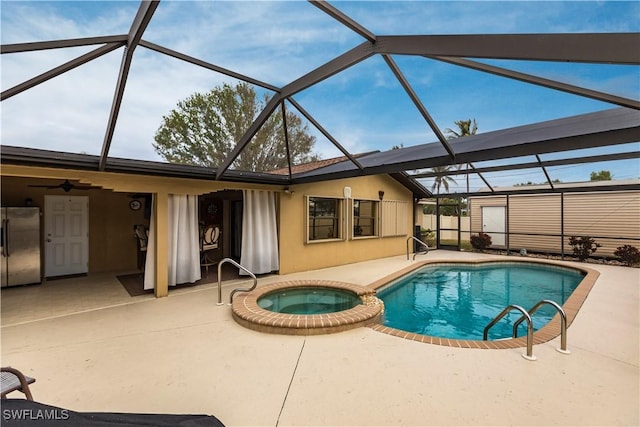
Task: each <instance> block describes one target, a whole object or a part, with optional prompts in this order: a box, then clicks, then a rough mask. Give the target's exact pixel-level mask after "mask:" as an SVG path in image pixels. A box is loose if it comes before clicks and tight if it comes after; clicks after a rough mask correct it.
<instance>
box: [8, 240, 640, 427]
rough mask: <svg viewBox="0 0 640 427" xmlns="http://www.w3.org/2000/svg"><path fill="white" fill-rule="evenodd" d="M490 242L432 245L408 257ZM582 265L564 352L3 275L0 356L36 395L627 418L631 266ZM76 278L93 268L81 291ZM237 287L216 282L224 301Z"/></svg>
mask: <svg viewBox="0 0 640 427" xmlns="http://www.w3.org/2000/svg"><path fill="white" fill-rule="evenodd" d="M489 257H490V256H489V255H485V254H477V253H465V252H449V251H432V252H430V253H429V254H428V255H419V256H418V257H417V260H416V261H415V262H419V261H420V260H424V259H426V258H429V259H434V260H436V259H441V260H454V261H455V260H471V259H478V258H489ZM491 258H501V259H509V258H513V257H496V256H491ZM411 262H413V261H407V259H406V257H404V256H398V257H392V258H385V259H380V260H375V261H367V262H363V263H358V264H350V265H345V266H339V267H333V268H328V269H322V270H315V271H309V272H305V273H296V274H290V275H283V276H267V277H263V278H261V279H260V281H259V286H264V285H266V284H271V283H275V282H279V281H286V280H298V279H314V278H315V279H324V280H339V281H343V282H350V283H354V284H362V285H367V284H369V283H372V282H374V281H376V280H378V279H380V278H382V277H384V276H386V275H388V274H389V273H392V272H394V271H397V270H400V269H403V268H405V267H406V266H407V265H408V264H409V263H411ZM568 264H569V263H568ZM589 267H590V268H593V269H596V270H598V271H599V272H600V277H599V278H598V280H597V282H596V284H595V286H594V288H593V289H592V290H591V292H590V294H589V296H588V297H587V299H586V301H585V303H584V305H583V306H582V308H581V309H580V311H579V313H578V315H577V317H576V319H575V321H574V322H573V324H572V325H571V326H570V328H569V331H568V347H569V349H570V351H571V354H570V355H563V354H560V353H558V352H556V351H555V348H556V347H558V346H559V338H556V339H555V340H553V341H550V342H548V343H544V344H539V345H536V346H535V347H534V352H535V354H536V356H537V361H535V362H528V361H525V360H523V358H522V357H520V354H521V353H522V352H523V351H524V349H506V350H479V349H464V348H454V347H447V346H438V345H431V344H424V343H419V342H415V341H411V340H406V339H402V338H399V337H394V336H391V335H387V334H382V333H379V332H376V331H375V330H373V329H371V328H366V327H365V328H358V329H354V330H350V331H346V332H341V333H337V334H331V335H320V336H306V337H305V336H283V335H270V334H263V333H259V332H255V331H252V330H249V329H245V328H243V327H241V326H239V325H238V324H236V323H235V322H234V321H233V319H232V317H231V309H230V307H229V306H228V305H224V306H217V305H216V302H217V285H216V284H207V285H202V286H199V287H194V288H188V289H183V290H179V291H175V292H172V293H170V295H169V297H168V298H162V299H155V298H153V296H152V295H149V296H146V295H145V296H140V297H133V298H132V297H129V295H128V294H127V293H126V291H125V290H124V289H123V288H122V286H121V285H120V284H119V283H118V281H117V279H116V278H115V277H108V276H106V275H105V276H97V277H88V278H76V279H71V280H68V281H58V282H57V283H55V282H49V283H46V284H44V285H40V286H31V287H23V288H12V289H8V290H7V289H5V290H3V292H2V364H3V365H11V366H13V367H16V368H18V369H21V370H23V371H24V372H25V373H26V374H27V375H30V376H33V377H35V378H36V379H37V382H36V383H35V384H34V385H33V386H32V392H33V394H34V398H35V399H36V400H37V401H40V402H43V403H46V404H50V405H55V406H60V407H63V408H68V409H71V410H75V411H105V412H150V413H183V414H184V413H207V414H212V415H215V416H216V417H218V418H219V419H220V420H221V421H222V422H223V423H225V425H228V426H234V425H236V426H248V425H252V426H287V425H290V426H293V425H296V426H300V425H326V426H329V425H330V426H336V425H360V426H363V425H377V426H380V425H389V426H391V425H393V426H395V425H638V424H639V423H640V415H639V412H638V401H639V398H640V395H639V365H640V363H639V342H638V339H639V338H638V337H639V336H640V331H639V329H640V327H639V320H638V319H639V289H638V283H639V282H640V270H639V269H636V268H627V267H613V266H608V265H599V264H589ZM87 281H99V282H101V284H100V286H95V285H96V284H95V283H93V285H92V286H91V297H90V298H89V297H87V298H85V297H83V296H82V289H83V288H86V287H87V286H86V285H87ZM235 287H237V286H233V284H232V283H231V282H225V283H224V286H223V298H224V301H227V300H228V294H229V292H230V290H231V289H233V288H235ZM98 289H100V290H98ZM42 298H44V299H45V300H46V302H47V304H46V305H45V304H38V303H37V301H38V300H39V299H42ZM18 301H19V302H20V303H19V304H16V303H17V302H18ZM27 302H30V304H27ZM16 305H19V306H20V307H22V308H21V309H20V310H13V308H12V307H14V306H16ZM25 307H30V308H28V309H27V308H25Z"/></svg>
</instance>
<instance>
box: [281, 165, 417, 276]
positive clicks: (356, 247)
mask: <svg viewBox="0 0 640 427" xmlns="http://www.w3.org/2000/svg"><path fill="white" fill-rule="evenodd" d="M345 187H350V188H351V197H352V199H369V200H378V191H384V200H385V201H392V200H394V201H406V202H407V203H408V209H407V212H406V223H405V224H406V225H407V230H406V232H405V234H402V235H399V236H390V237H371V238H359V239H350V238H348V237H347V238H346V239H345V240H337V241H318V242H311V243H305V235H306V219H305V216H306V209H305V207H306V197H305V196H318V197H331V198H343V197H344V188H345ZM290 190H291V191H293V193H292V194H290V195H287V194H281V197H280V222H279V228H280V230H279V236H280V242H279V244H280V273H281V274H288V273H292V272H297V271H305V270H311V269H317V268H324V267H329V266H335V265H342V264H348V263H352V262H358V261H365V260H371V259H376V258H382V257H387V256H393V255H402V254H404V253H406V241H407V237H408V236H409V235H411V234H412V228H413V222H414V219H413V216H414V214H413V200H412V197H413V195H412V193H411V192H410V191H409V190H407V189H406V188H405V187H404V186H402V185H401V184H400V183H398V182H397V181H395V180H394V179H393V178H390V177H389V176H387V175H375V176H367V177H359V178H350V179H341V180H333V181H326V182H322V183H313V184H305V185H295V186H292V187H290Z"/></svg>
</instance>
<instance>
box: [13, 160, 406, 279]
mask: <svg viewBox="0 0 640 427" xmlns="http://www.w3.org/2000/svg"><path fill="white" fill-rule="evenodd" d="M66 178H69V179H71V180H81V182H82V183H83V184H87V185H89V184H90V185H97V186H102V187H104V189H97V190H89V191H76V190H72V191H71V193H64V192H63V191H62V190H59V189H56V190H45V189H41V188H33V187H29V184H34V183H38V184H41V183H52V184H57V183H60V182H62V181H63V180H64V179H66ZM45 180H46V181H45ZM344 187H351V192H352V198H355V199H369V200H378V199H379V195H378V192H379V191H384V200H385V201H403V202H406V203H407V209H406V224H407V231H406V234H403V235H401V236H392V237H384V238H378V237H373V238H360V239H346V240H341V241H335V242H314V243H309V244H307V243H305V235H306V229H305V197H304V196H306V195H310V196H321V197H335V198H342V197H344ZM243 188H246V189H249V188H252V189H266V190H272V191H276V192H278V193H279V212H278V214H279V220H278V228H279V233H280V235H279V237H280V239H279V246H280V273H281V274H286V273H290V272H295V271H304V270H309V269H317V268H322V267H328V266H334V265H342V264H348V263H351V262H356V261H363V260H370V259H376V258H381V257H386V256H393V255H402V254H404V253H406V239H407V236H408V235H410V234H411V233H412V227H413V222H414V218H413V216H414V214H413V209H412V206H413V199H412V194H411V192H410V191H409V190H407V189H406V188H405V187H404V186H402V185H401V184H400V183H398V182H397V181H396V180H394V179H393V178H391V177H389V176H387V175H380V176H368V177H359V178H351V179H343V180H333V181H327V182H323V183H313V184H304V185H297V186H292V187H290V190H292V191H293V192H292V193H289V194H287V193H284V192H283V189H284V187H282V186H266V185H248V184H235V183H228V182H220V181H208V180H187V179H179V178H167V177H154V176H148V175H130V174H114V173H104V172H103V173H101V172H95V171H76V170H64V169H48V168H32V167H24V166H11V165H8V166H7V167H6V168H5V167H3V170H2V204H3V205H17V206H21V205H24V199H25V197H31V198H32V199H33V201H34V204H35V205H37V206H40V207H41V208H42V207H44V195H45V194H53V195H63V194H71V195H86V196H88V197H89V235H90V238H89V273H98V272H127V271H135V270H136V269H137V246H136V244H137V243H136V240H135V239H134V236H133V225H134V224H140V223H143V224H148V220H146V219H145V218H144V209H141V210H139V211H133V210H131V209H129V201H130V200H131V198H130V197H129V196H130V195H131V194H132V193H138V192H139V193H156V192H157V193H159V194H164V195H166V194H185V193H186V194H206V193H211V192H215V191H218V190H224V189H243ZM158 268H161V267H158Z"/></svg>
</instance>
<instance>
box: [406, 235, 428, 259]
mask: <svg viewBox="0 0 640 427" xmlns="http://www.w3.org/2000/svg"><path fill="white" fill-rule="evenodd" d="M411 239H413V240H415V241H416V242H418V243H420V244H421V245H422V246H424V247H425V248H426V249H425V251H424V253H425V254H426V253H428V252H429V249H431V248H430V247H429V245H427V244H426V243H425V242H423V241H422V240H420V239H418V238H417V237H416V236H409V237H408V238H407V261H408V260H409V241H410V240H411ZM417 254H418V252H414V253H413V260H414V261H415V260H416V255H417Z"/></svg>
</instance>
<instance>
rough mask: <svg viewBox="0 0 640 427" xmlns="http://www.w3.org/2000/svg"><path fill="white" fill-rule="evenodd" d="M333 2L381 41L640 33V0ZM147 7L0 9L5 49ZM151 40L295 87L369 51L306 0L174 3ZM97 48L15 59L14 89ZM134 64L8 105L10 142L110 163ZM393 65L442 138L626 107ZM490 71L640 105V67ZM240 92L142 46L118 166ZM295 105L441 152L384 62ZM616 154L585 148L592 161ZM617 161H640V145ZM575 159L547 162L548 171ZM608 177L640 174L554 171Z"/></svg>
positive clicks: (7, 83)
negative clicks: (120, 92) (184, 120)
mask: <svg viewBox="0 0 640 427" xmlns="http://www.w3.org/2000/svg"><path fill="white" fill-rule="evenodd" d="M331 4H332V5H334V6H335V7H336V8H338V9H339V10H341V11H342V12H343V13H345V14H346V15H347V16H349V17H351V18H352V19H354V20H356V21H357V22H359V23H360V24H361V25H362V26H364V27H365V28H367V29H368V30H369V31H371V32H373V33H374V34H377V35H394V34H481V33H495V34H507V33H584V32H630V31H632V32H638V31H640V2H637V1H568V2H555V1H533V2H528V1H506V2H505V1H502V2H497V1H473V2H468V1H409V2H404V1H373V2H367V1H356V2H348V1H335V2H331ZM138 6H139V3H138V2H137V1H127V0H125V1H53V2H48V1H5V0H2V1H0V25H1V27H0V37H1V41H2V44H10V43H23V42H33V41H43V40H52V39H54V40H55V39H69V38H81V37H93V36H106V35H116V34H125V33H127V32H128V31H129V28H130V26H131V23H132V21H133V17H134V16H135V14H136V11H137V9H138ZM143 39H144V40H147V41H149V42H152V43H156V44H159V45H161V46H164V47H167V48H170V49H173V50H177V51H179V52H182V53H185V54H187V55H191V56H194V57H196V58H199V59H202V60H204V61H208V62H210V63H213V64H216V65H218V66H221V67H224V68H227V69H231V70H233V71H236V72H239V73H241V74H244V75H246V76H249V77H252V78H255V79H258V80H260V81H263V82H266V83H269V84H272V85H275V86H284V85H286V84H288V83H289V82H291V81H292V80H295V79H297V78H298V77H300V76H302V75H304V74H306V73H307V72H309V71H311V70H312V69H314V68H316V67H318V66H320V65H322V64H323V63H325V62H327V61H329V60H331V59H332V58H334V57H335V56H338V55H339V54H341V53H343V52H345V51H347V50H349V49H351V48H353V47H355V46H357V45H358V44H360V43H362V42H363V41H364V40H363V39H362V38H361V37H360V36H359V35H357V34H355V33H354V32H352V31H351V30H349V29H348V28H346V27H344V26H343V25H341V24H340V23H338V22H337V21H335V20H334V19H333V18H331V17H330V16H328V15H326V14H325V13H324V12H322V11H321V10H319V9H318V8H316V7H315V6H313V5H311V4H309V3H308V2H304V1H258V2H251V1H196V2H191V1H161V2H160V5H159V7H158V9H157V10H156V12H155V14H154V16H153V18H152V20H151V23H150V24H149V26H148V28H147V30H146V32H145V34H144V35H143ZM96 47H97V46H91V47H79V48H71V49H52V50H47V51H39V52H27V53H17V54H5V55H2V56H1V58H0V59H1V61H2V62H1V69H2V71H1V73H2V75H1V79H0V80H1V85H2V90H3V91H4V90H6V89H8V88H10V87H13V86H14V85H16V84H19V83H21V82H23V81H25V80H28V79H30V78H32V77H34V76H36V75H38V74H40V73H42V72H44V71H47V70H48V69H50V68H53V67H55V66H58V65H60V64H62V63H64V62H66V61H69V60H71V59H74V58H76V57H77V56H80V55H82V54H84V53H86V52H89V51H90V50H92V49H95V48H96ZM630 48H631V47H630ZM122 55H123V49H118V50H116V51H114V52H111V53H109V54H107V55H105V56H103V57H101V58H99V59H96V60H94V61H92V62H90V63H88V64H85V65H83V66H81V67H78V68H76V69H74V70H72V71H70V72H68V73H65V74H63V75H61V76H58V77H56V78H54V79H52V80H49V81H47V82H45V83H43V84H41V85H39V86H36V87H35V88H32V89H30V90H27V91H25V92H23V93H20V94H18V95H16V96H14V97H11V98H9V99H7V100H5V101H3V102H2V104H1V125H2V127H1V130H0V132H1V137H2V144H3V145H13V146H23V147H33V148H42V149H50V150H56V151H67V152H82V153H88V154H95V155H99V154H100V152H101V149H102V143H103V140H104V135H105V131H106V123H107V119H108V117H109V111H110V108H111V103H112V100H113V95H114V90H115V83H116V79H117V75H118V70H119V67H120V62H121V59H122ZM393 59H394V61H396V63H397V64H398V66H399V67H400V69H401V71H402V72H403V74H404V75H405V77H406V78H407V80H408V81H409V83H410V84H411V85H412V87H413V89H414V90H415V92H416V93H417V94H418V96H419V97H420V99H421V101H422V103H423V104H424V106H425V107H426V109H427V110H428V111H429V113H430V114H431V116H432V117H433V118H434V120H435V122H436V123H437V125H438V127H439V128H440V129H441V130H442V131H444V130H446V129H447V128H455V125H454V122H455V121H456V120H466V119H471V118H473V119H475V120H476V122H477V124H478V133H482V132H489V131H492V130H497V129H503V128H507V127H513V126H519V125H525V124H530V123H535V122H539V121H544V120H551V119H556V118H561V117H566V116H571V115H577V114H582V113H588V112H593V111H600V110H605V109H609V108H614V107H616V106H615V105H611V104H607V103H603V102H599V101H595V100H591V99H587V98H583V97H578V96H575V95H570V94H566V93H563V92H559V91H554V90H550V89H545V88H541V87H537V86H533V85H528V84H525V83H520V82H516V81H513V80H509V79H505V78H501V77H497V76H492V75H489V74H486V73H480V72H477V71H473V70H468V69H464V68H461V67H456V66H453V65H449V64H445V63H442V62H438V61H434V60H431V59H427V58H422V57H409V56H398V55H395V56H394V57H393ZM484 62H488V63H491V64H493V65H498V66H502V67H506V68H511V69H515V70H517V71H521V72H525V73H530V74H534V75H538V76H541V77H546V78H551V79H558V80H561V81H563V82H566V83H570V84H574V85H578V86H585V87H587V88H590V89H594V90H599V91H604V92H608V93H612V94H615V95H619V96H623V97H627V98H631V99H635V100H638V99H640V67H638V66H620V65H603V64H597V65H594V64H576V63H550V62H534V61H499V60H492V61H489V60H486V61H484ZM236 82H237V81H236V80H234V79H232V78H230V77H226V76H224V75H221V74H218V73H215V72H213V71H210V70H205V69H203V68H199V67H197V66H194V65H191V64H187V63H184V62H182V61H179V60H177V59H174V58H171V57H168V56H164V55H162V54H159V53H156V52H153V51H150V50H148V49H146V48H144V47H138V48H137V49H136V51H135V53H134V57H133V62H132V66H131V73H130V75H129V78H128V81H127V86H126V90H125V94H124V99H123V104H122V108H121V110H120V114H119V119H118V123H117V126H116V129H115V133H114V137H113V142H112V144H111V148H110V152H109V155H110V156H113V157H122V158H130V159H142V160H156V161H159V160H161V158H160V157H159V156H158V155H157V154H156V153H155V151H154V149H153V146H152V143H153V142H154V139H153V138H154V135H155V132H156V130H157V129H158V127H159V126H160V125H161V123H162V117H163V116H164V115H167V114H168V113H169V112H170V111H171V110H172V109H174V108H175V107H176V105H177V103H178V102H179V101H180V100H183V99H185V98H187V97H188V96H190V95H192V94H194V93H196V92H206V91H208V90H210V89H212V88H213V87H215V86H218V85H220V84H222V83H230V84H235V83H236ZM257 89H259V88H257ZM259 91H261V90H259ZM266 93H267V94H269V95H271V93H270V92H268V91H266ZM294 99H295V100H296V102H298V103H299V104H300V105H302V106H303V108H305V110H307V111H308V112H309V113H310V114H311V115H312V116H313V117H314V118H315V119H316V120H317V121H318V122H319V123H320V124H321V125H322V126H323V127H324V128H325V129H326V130H327V131H328V132H329V133H330V134H331V135H333V137H334V138H335V139H336V140H338V141H339V142H340V144H341V145H343V146H344V147H345V148H346V149H347V150H349V151H350V152H351V153H362V152H369V151H373V150H383V151H384V150H389V149H391V148H392V147H393V146H405V147H407V146H413V145H417V144H424V143H429V142H435V141H437V139H436V137H435V135H434V134H433V132H432V131H431V129H430V128H429V126H428V125H427V124H426V122H425V121H424V119H423V118H422V117H421V115H420V114H419V112H418V111H417V109H416V108H415V107H414V105H413V104H412V102H411V100H410V99H409V98H408V96H407V95H406V93H405V92H404V90H403V89H402V87H401V86H400V84H399V83H398V81H397V79H396V78H395V77H394V76H393V74H392V73H391V71H390V69H389V67H388V66H387V65H386V64H385V62H384V60H383V59H382V58H381V57H379V56H374V57H371V58H369V59H367V60H365V61H363V62H361V63H359V64H357V65H355V66H353V67H351V68H349V69H347V70H345V71H344V72H341V73H339V74H337V75H335V76H332V77H330V78H328V79H327V80H324V81H322V82H320V83H318V84H316V85H314V86H312V87H310V88H308V89H306V90H305V91H302V92H300V93H298V94H296V95H295V96H294ZM309 129H310V131H311V133H312V134H314V135H315V136H316V137H317V142H316V146H315V148H314V151H315V152H316V153H317V154H319V155H320V157H322V158H328V157H334V156H339V155H341V153H340V152H339V151H338V150H337V149H336V148H335V147H334V146H333V145H332V144H331V143H330V142H329V141H327V140H326V138H324V137H323V136H322V134H321V133H320V132H319V131H317V130H316V129H315V128H314V127H313V125H311V124H309ZM611 150H612V148H608V149H604V150H603V149H599V150H586V151H585V152H584V155H593V154H603V153H607V152H611ZM614 150H617V151H639V150H640V144H639V143H634V144H625V145H624V146H622V147H615V148H614ZM563 155H564V154H562V153H559V154H555V155H546V156H541V157H542V159H543V160H546V159H552V158H558V157H562V156H563ZM534 160H535V159H534ZM522 161H532V159H529V158H524V159H522ZM476 166H483V165H476ZM603 169H605V170H610V171H611V172H612V173H613V177H614V179H629V178H639V177H640V162H639V161H638V160H637V159H636V160H627V161H621V162H615V163H611V162H608V163H600V164H587V165H572V166H562V167H557V168H551V169H550V173H551V176H552V179H560V180H561V181H563V182H575V181H587V180H589V174H590V172H592V171H599V170H603ZM488 178H491V182H492V184H493V185H497V186H501V185H512V184H517V183H523V182H529V181H530V182H534V183H537V182H544V181H545V177H544V173H543V172H542V171H541V170H540V169H535V170H521V171H516V172H503V173H495V174H493V175H488ZM457 180H458V181H459V183H458V185H462V183H463V182H464V181H465V179H464V178H462V177H458V178H457ZM432 181H433V180H431V181H429V180H428V179H427V180H424V181H423V184H425V185H426V186H430V184H431V183H432ZM460 181H462V182H460ZM470 181H471V183H470V186H471V187H475V188H478V187H481V186H483V183H482V182H481V180H480V179H479V178H477V177H472V179H471V180H470ZM464 184H465V185H466V182H464ZM452 186H454V187H455V186H456V185H455V184H452Z"/></svg>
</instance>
